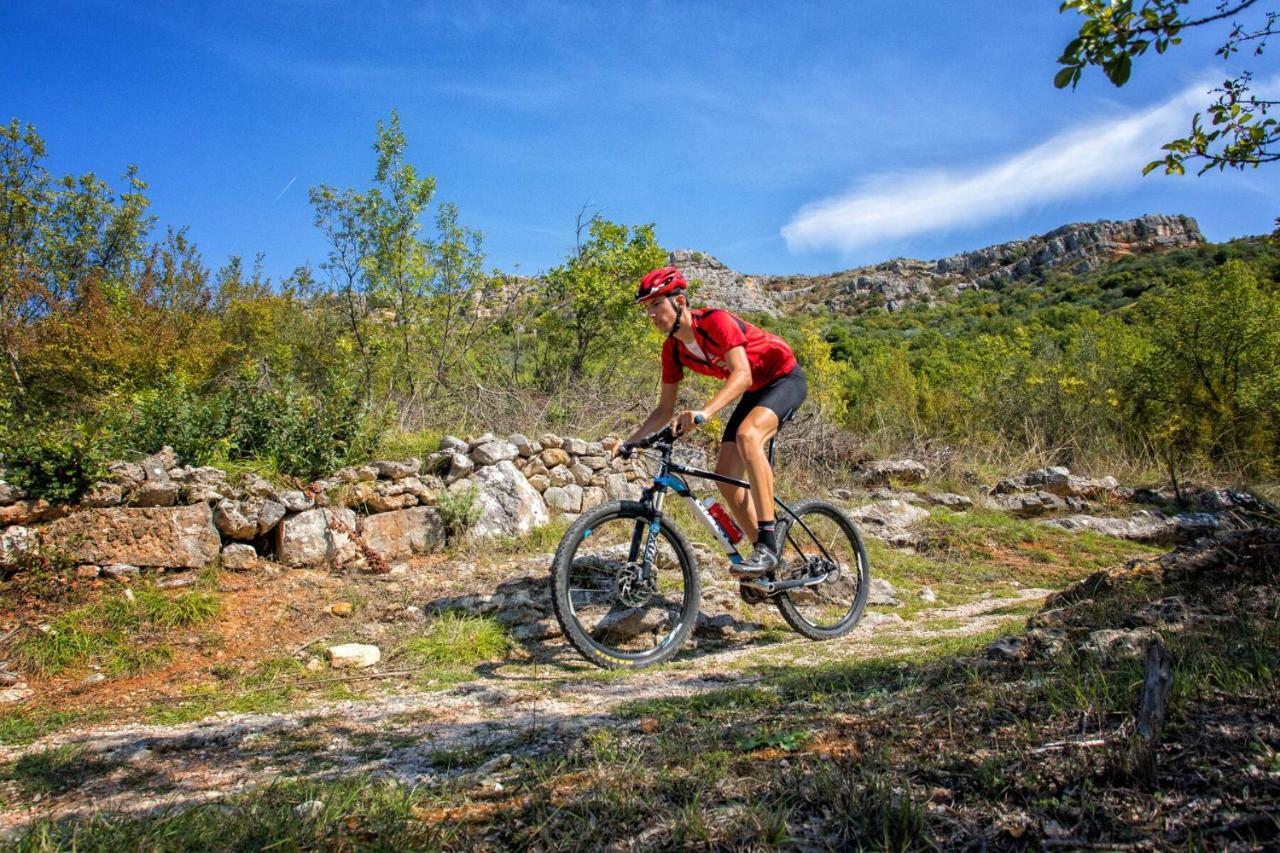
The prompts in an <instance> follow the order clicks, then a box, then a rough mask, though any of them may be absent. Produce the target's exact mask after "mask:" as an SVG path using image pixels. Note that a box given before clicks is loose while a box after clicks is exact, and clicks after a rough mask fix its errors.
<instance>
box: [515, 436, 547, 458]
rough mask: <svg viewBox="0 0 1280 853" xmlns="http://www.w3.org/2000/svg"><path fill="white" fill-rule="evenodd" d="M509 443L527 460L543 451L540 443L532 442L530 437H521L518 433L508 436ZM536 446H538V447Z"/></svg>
mask: <svg viewBox="0 0 1280 853" xmlns="http://www.w3.org/2000/svg"><path fill="white" fill-rule="evenodd" d="M507 441H509V442H511V443H512V444H513V445H514V446H515V448H516V452H517V453H519V454H520V455H521V456H523V457H525V458H528V457H530V456H532V455H533V454H535V453H538V452H539V451H541V450H542V445H541V444H540V443H537V442H533V441H530V440H529V437H528V436H526V435H521V434H520V433H518V432H515V433H512V434H511V435H509V436H507ZM535 444H536V445H537V446H536V447H535Z"/></svg>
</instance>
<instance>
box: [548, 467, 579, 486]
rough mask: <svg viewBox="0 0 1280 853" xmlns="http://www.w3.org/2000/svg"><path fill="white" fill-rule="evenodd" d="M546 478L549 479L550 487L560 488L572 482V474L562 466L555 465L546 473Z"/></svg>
mask: <svg viewBox="0 0 1280 853" xmlns="http://www.w3.org/2000/svg"><path fill="white" fill-rule="evenodd" d="M547 476H548V477H549V478H550V479H551V485H553V486H560V487H561V488H563V487H564V486H567V485H569V484H570V483H572V482H574V478H573V472H572V471H570V470H569V469H568V468H566V467H565V466H563V465H557V466H556V467H555V468H552V469H551V470H550V471H549V472H547Z"/></svg>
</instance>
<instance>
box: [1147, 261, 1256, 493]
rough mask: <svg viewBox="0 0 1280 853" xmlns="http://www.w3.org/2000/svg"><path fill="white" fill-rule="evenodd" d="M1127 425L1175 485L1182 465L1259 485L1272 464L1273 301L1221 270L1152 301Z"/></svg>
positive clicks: (1249, 281)
mask: <svg viewBox="0 0 1280 853" xmlns="http://www.w3.org/2000/svg"><path fill="white" fill-rule="evenodd" d="M1145 331H1146V337H1147V342H1146V352H1145V354H1144V356H1143V357H1142V358H1141V360H1140V363H1139V365H1138V372H1137V377H1136V380H1137V381H1136V387H1135V388H1134V399H1135V402H1136V403H1137V412H1136V414H1137V416H1138V418H1139V421H1140V423H1142V424H1143V425H1144V427H1145V428H1146V430H1147V431H1148V433H1149V435H1150V437H1151V440H1152V442H1153V444H1154V445H1155V446H1156V448H1157V449H1158V450H1159V451H1160V452H1161V454H1162V455H1163V456H1164V457H1165V459H1166V461H1167V463H1168V465H1169V469H1170V474H1171V476H1174V479H1175V485H1176V471H1177V468H1179V467H1181V466H1183V465H1185V464H1186V462H1187V461H1188V460H1193V461H1197V460H1203V461H1215V462H1225V463H1227V464H1228V465H1230V466H1232V467H1233V468H1235V469H1237V470H1243V471H1246V472H1248V473H1251V474H1255V475H1261V476H1266V475H1268V474H1270V473H1271V471H1272V470H1273V469H1274V466H1275V465H1276V464H1277V463H1278V462H1280V458H1278V456H1280V296H1277V294H1276V293H1274V292H1273V291H1272V290H1271V289H1269V288H1267V287H1264V286H1263V285H1262V284H1261V283H1260V282H1259V280H1258V277H1257V276H1256V275H1255V274H1254V272H1253V270H1251V269H1250V268H1249V267H1248V266H1246V265H1245V264H1243V263H1242V262H1240V261H1236V260H1232V261H1228V262H1227V263H1226V264H1224V265H1223V266H1222V267H1220V268H1218V269H1217V270H1214V271H1213V272H1211V273H1209V274H1208V275H1207V276H1204V277H1202V278H1200V279H1198V280H1196V281H1195V282H1193V283H1192V284H1190V285H1188V286H1185V287H1182V288H1179V289H1178V290H1176V291H1173V292H1170V293H1168V294H1166V295H1162V296H1160V297H1158V298H1155V299H1153V300H1152V301H1151V303H1150V309H1149V318H1148V322H1147V323H1146V324H1145Z"/></svg>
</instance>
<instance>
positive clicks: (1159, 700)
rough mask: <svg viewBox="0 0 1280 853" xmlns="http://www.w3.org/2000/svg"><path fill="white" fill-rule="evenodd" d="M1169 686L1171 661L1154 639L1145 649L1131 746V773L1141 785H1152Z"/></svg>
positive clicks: (1159, 643)
mask: <svg viewBox="0 0 1280 853" xmlns="http://www.w3.org/2000/svg"><path fill="white" fill-rule="evenodd" d="M1172 686H1173V659H1172V658H1171V657H1169V653H1168V652H1167V651H1165V648H1164V643H1162V642H1160V638H1159V637H1156V638H1155V639H1153V640H1152V641H1151V642H1150V643H1149V644H1148V645H1147V673H1146V677H1145V678H1144V679H1143V682H1142V708H1141V709H1140V710H1139V711H1138V721H1137V726H1136V728H1135V732H1134V738H1133V745H1132V766H1133V773H1134V776H1136V777H1137V778H1138V779H1139V780H1140V781H1141V782H1142V783H1144V784H1146V785H1147V786H1150V787H1154V786H1155V783H1156V752H1157V750H1158V749H1159V748H1160V730H1161V729H1162V728H1163V727H1164V713H1165V699H1166V697H1167V696H1168V695H1169V688H1170V687H1172Z"/></svg>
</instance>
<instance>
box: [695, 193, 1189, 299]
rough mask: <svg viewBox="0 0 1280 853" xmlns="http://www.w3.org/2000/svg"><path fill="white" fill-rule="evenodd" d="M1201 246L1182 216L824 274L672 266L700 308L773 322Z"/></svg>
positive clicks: (1081, 226) (712, 262) (703, 263)
mask: <svg viewBox="0 0 1280 853" xmlns="http://www.w3.org/2000/svg"><path fill="white" fill-rule="evenodd" d="M1203 242H1204V235H1203V234H1201V233H1200V226H1199V225H1198V224H1197V223H1196V221H1195V220H1194V219H1192V218H1191V217H1189V216H1162V215H1155V214H1152V215H1147V216H1143V217H1140V218H1138V219H1131V220H1127V221H1123V222H1111V221H1102V222H1092V223H1073V224H1071V225H1064V226H1062V227H1061V228H1055V229H1054V230H1053V231H1050V232H1048V233H1047V234H1040V235H1037V236H1034V237H1028V238H1026V239H1024V240H1014V241H1012V242H1009V243H1000V244H998V245H995V246H988V247H987V248H985V249H978V250H976V251H972V252H963V253H961V254H958V255H952V256H950V257H947V258H941V259H939V260H935V261H919V260H914V259H910V258H896V259H894V260H891V261H885V262H883V263H879V264H875V265H873V266H864V267H856V268H854V269H849V270H843V271H841V272H836V273H830V274H827V275H812V276H809V275H791V276H771V275H754V276H753V275H744V274H742V273H738V272H735V271H734V270H732V269H730V268H729V267H727V266H726V265H725V264H723V263H721V262H720V261H718V260H717V259H715V258H713V257H711V256H710V255H707V254H706V253H703V252H697V251H693V250H690V249H680V250H677V251H675V252H672V253H671V263H672V264H674V265H675V266H677V267H680V269H681V271H682V272H684V274H685V276H686V277H687V278H689V279H690V280H697V281H700V282H701V286H700V288H699V290H698V292H697V299H698V301H699V302H701V303H704V304H707V305H716V306H720V307H724V308H728V309H730V310H733V311H757V312H763V313H767V314H771V315H774V316H778V315H781V314H784V313H789V312H794V311H805V310H813V309H817V308H826V309H828V310H830V311H834V312H839V313H860V312H862V311H865V310H866V309H867V308H870V307H873V306H876V305H883V306H884V307H885V308H887V309H888V310H890V311H899V310H901V309H903V308H905V307H907V306H908V305H911V304H914V303H919V302H934V301H936V300H938V299H944V298H946V297H948V296H954V295H955V294H957V293H960V292H962V291H965V290H971V289H974V288H987V287H1002V286H1005V285H1007V284H1011V283H1019V282H1027V283H1032V282H1036V281H1039V280H1041V279H1043V277H1044V276H1045V275H1046V274H1047V273H1049V272H1051V271H1054V270H1061V271H1064V272H1070V273H1075V274H1081V273H1087V272H1090V271H1092V270H1095V269H1097V268H1098V267H1100V266H1102V265H1103V264H1106V263H1108V262H1111V261H1114V260H1118V259H1119V258H1122V257H1124V256H1126V255H1136V254H1144V253H1148V252H1163V251H1169V250H1171V249H1184V248H1190V247H1194V246H1198V245H1200V244H1201V243H1203Z"/></svg>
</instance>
